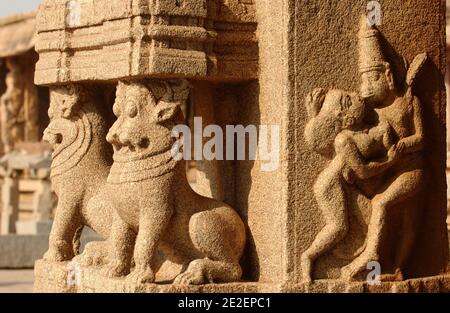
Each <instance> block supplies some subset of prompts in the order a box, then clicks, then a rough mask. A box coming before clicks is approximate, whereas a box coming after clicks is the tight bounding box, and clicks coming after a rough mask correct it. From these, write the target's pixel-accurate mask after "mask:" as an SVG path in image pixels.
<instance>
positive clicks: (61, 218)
mask: <svg viewBox="0 0 450 313" xmlns="http://www.w3.org/2000/svg"><path fill="white" fill-rule="evenodd" d="M81 226H82V218H81V216H80V209H79V202H78V201H77V200H73V199H67V198H65V197H61V199H60V200H59V204H58V207H57V209H56V212H55V218H54V221H53V225H52V230H51V232H50V238H49V249H48V251H47V252H46V253H45V255H44V259H45V260H48V261H54V262H62V261H68V260H71V259H72V258H73V257H74V246H73V241H74V237H75V233H76V231H77V230H78V229H79V228H80V227H81Z"/></svg>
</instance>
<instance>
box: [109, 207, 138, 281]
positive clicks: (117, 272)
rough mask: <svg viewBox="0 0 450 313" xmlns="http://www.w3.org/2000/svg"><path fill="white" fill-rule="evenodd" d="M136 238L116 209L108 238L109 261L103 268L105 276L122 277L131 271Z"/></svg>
mask: <svg viewBox="0 0 450 313" xmlns="http://www.w3.org/2000/svg"><path fill="white" fill-rule="evenodd" d="M135 239H136V234H135V232H134V231H133V230H132V229H131V228H130V226H129V225H128V224H127V223H125V222H124V221H123V220H122V219H121V217H120V216H119V214H118V213H117V212H116V211H115V210H114V212H113V223H112V226H111V233H110V235H109V238H108V263H107V264H106V265H105V266H104V268H103V270H102V272H103V274H104V275H105V276H107V277H121V276H125V275H126V274H128V273H129V272H130V266H131V257H132V255H133V247H134V242H135Z"/></svg>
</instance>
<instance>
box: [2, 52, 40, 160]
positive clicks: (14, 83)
mask: <svg viewBox="0 0 450 313" xmlns="http://www.w3.org/2000/svg"><path fill="white" fill-rule="evenodd" d="M25 60H26V59H25ZM5 63H6V67H7V69H8V73H7V75H6V79H5V82H6V91H5V93H4V94H3V95H2V97H1V98H0V116H1V119H0V121H1V136H2V143H3V146H4V152H5V153H8V152H10V151H11V150H12V149H13V148H14V144H17V143H18V142H21V141H28V142H37V141H38V140H39V138H38V137H39V127H38V116H39V114H38V92H37V88H36V86H35V85H34V84H33V76H34V75H33V67H31V68H27V67H25V65H24V61H23V60H22V61H19V60H18V59H13V58H10V59H7V60H6V62H5ZM27 66H28V65H27Z"/></svg>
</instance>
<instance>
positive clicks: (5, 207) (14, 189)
mask: <svg viewBox="0 0 450 313" xmlns="http://www.w3.org/2000/svg"><path fill="white" fill-rule="evenodd" d="M0 170H1V174H2V176H3V185H2V211H1V216H0V222H1V225H0V226H1V227H0V234H1V235H10V234H15V232H16V222H17V221H18V219H19V178H18V173H17V172H16V171H15V170H11V169H9V168H4V167H2V168H1V169H0Z"/></svg>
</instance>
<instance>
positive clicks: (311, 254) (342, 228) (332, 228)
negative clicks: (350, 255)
mask: <svg viewBox="0 0 450 313" xmlns="http://www.w3.org/2000/svg"><path fill="white" fill-rule="evenodd" d="M341 172H342V166H341V163H339V160H337V159H336V160H333V161H332V162H331V163H330V164H329V166H328V167H327V168H326V169H325V170H324V171H323V172H322V173H321V174H320V175H319V178H318V179H317V181H316V183H315V185H314V195H315V197H316V200H317V203H318V205H319V208H320V211H321V212H322V214H323V217H324V219H325V227H324V228H322V230H321V231H320V232H319V233H318V234H317V236H316V238H315V239H314V241H313V243H312V244H311V245H310V247H309V248H308V249H307V250H306V251H305V252H304V253H303V254H302V256H301V268H302V279H303V281H304V282H310V281H311V279H312V278H311V272H312V265H313V262H314V261H315V260H316V259H317V258H318V257H319V256H320V255H322V254H323V253H325V252H326V251H328V250H330V249H331V248H333V247H334V246H335V245H336V244H337V243H338V242H339V241H341V240H342V239H343V238H344V237H345V235H346V234H347V231H348V218H347V201H346V195H345V191H344V187H343V184H344V182H343V180H342V178H341Z"/></svg>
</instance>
